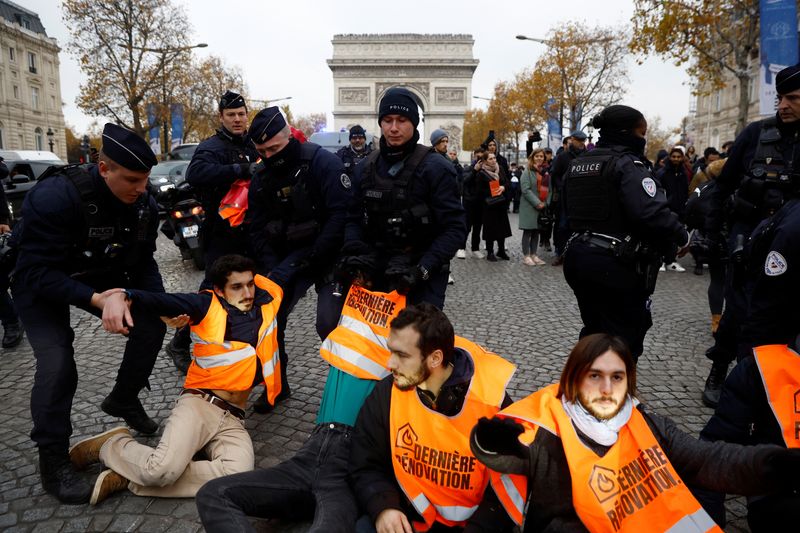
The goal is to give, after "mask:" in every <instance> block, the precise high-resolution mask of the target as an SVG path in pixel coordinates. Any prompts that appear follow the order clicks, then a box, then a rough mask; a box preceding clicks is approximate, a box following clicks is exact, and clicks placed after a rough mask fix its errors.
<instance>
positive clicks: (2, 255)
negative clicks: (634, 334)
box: [0, 157, 24, 349]
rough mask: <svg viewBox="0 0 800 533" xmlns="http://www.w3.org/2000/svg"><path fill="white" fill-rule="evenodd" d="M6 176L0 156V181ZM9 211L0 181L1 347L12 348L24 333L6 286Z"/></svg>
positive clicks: (8, 257) (7, 279) (7, 281)
mask: <svg viewBox="0 0 800 533" xmlns="http://www.w3.org/2000/svg"><path fill="white" fill-rule="evenodd" d="M7 177H8V167H7V166H6V164H5V163H4V162H3V158H2V157H0V182H2V180H5V179H6V178H7ZM11 222H12V221H11V211H10V210H9V208H8V200H6V191H5V187H4V186H3V184H2V183H0V235H5V237H2V239H3V244H2V245H0V322H2V323H3V342H2V346H3V348H4V349H5V348H14V347H15V346H18V345H19V343H21V342H22V337H23V336H24V333H23V331H22V324H20V323H19V315H17V310H16V309H15V308H14V301H13V300H12V299H11V296H10V295H9V294H8V287H9V284H10V282H11V279H10V276H11V268H13V265H12V264H11V262H12V261H11V256H12V255H13V254H10V253H9V252H11V248H10V247H9V246H8V244H7V243H8V239H9V238H10V235H8V234H9V233H10V232H11Z"/></svg>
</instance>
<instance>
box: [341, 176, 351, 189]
mask: <svg viewBox="0 0 800 533" xmlns="http://www.w3.org/2000/svg"><path fill="white" fill-rule="evenodd" d="M339 181H340V182H341V183H342V187H344V188H345V189H349V188H351V187H352V186H353V182H351V181H350V176H348V175H347V174H342V175H341V176H339Z"/></svg>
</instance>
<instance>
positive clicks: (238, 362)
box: [183, 275, 283, 405]
mask: <svg viewBox="0 0 800 533" xmlns="http://www.w3.org/2000/svg"><path fill="white" fill-rule="evenodd" d="M255 284H256V287H258V288H260V289H263V290H265V291H267V293H269V295H270V296H271V297H272V299H271V300H270V301H269V302H268V303H266V304H264V305H262V306H261V327H260V328H259V330H258V342H257V343H256V346H255V347H253V346H251V345H250V344H248V343H246V342H239V341H229V340H225V331H226V329H227V325H228V313H227V311H225V308H224V307H223V306H222V303H220V301H219V299H218V298H217V295H216V294H214V293H213V292H212V291H208V292H210V293H211V305H210V306H209V308H208V312H206V316H205V317H203V320H201V321H200V323H199V324H197V325H194V326H192V327H191V332H192V341H193V342H194V349H193V354H192V364H191V365H189V371H188V372H187V374H186V382H185V383H184V385H183V386H184V387H186V388H195V389H220V390H227V391H243V390H249V389H250V388H252V386H253V378H254V377H255V375H256V365H261V369H262V375H263V376H264V384H265V385H266V387H267V395H268V396H267V399H268V400H269V403H270V404H273V405H274V404H275V397H276V396H277V395H278V394H279V393H280V392H281V378H280V375H281V372H280V370H281V368H280V367H281V362H280V357H279V354H278V327H277V320H276V317H277V315H278V308H279V307H280V305H281V299H282V298H283V291H282V290H281V288H280V287H279V286H278V285H276V284H275V283H273V282H272V281H271V280H269V279H267V278H265V277H263V276H260V275H256V277H255Z"/></svg>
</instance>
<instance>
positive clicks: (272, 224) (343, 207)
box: [247, 106, 352, 412]
mask: <svg viewBox="0 0 800 533" xmlns="http://www.w3.org/2000/svg"><path fill="white" fill-rule="evenodd" d="M249 139H250V140H251V141H252V143H253V145H254V146H255V149H256V151H257V152H258V154H259V155H260V156H261V158H262V162H261V164H260V165H258V166H257V168H256V172H255V174H254V175H253V181H252V184H251V186H250V194H249V196H248V203H249V207H248V210H247V217H248V220H249V231H250V239H251V242H252V246H253V251H254V256H255V259H256V261H257V263H258V265H259V269H260V271H261V272H262V273H263V274H265V275H268V276H269V278H270V279H272V280H273V281H275V282H276V283H277V284H278V285H280V286H281V287H282V288H283V301H282V302H281V308H280V310H279V311H278V316H277V323H278V324H277V326H278V345H279V348H280V359H281V392H280V394H279V395H278V398H277V400H278V401H280V400H282V399H284V398H286V397H287V396H289V394H290V389H289V383H288V381H287V380H286V367H287V364H288V355H287V352H286V343H285V333H286V321H287V319H288V317H289V313H291V311H292V309H293V308H294V306H295V305H296V304H297V302H298V300H300V298H302V297H303V295H305V293H306V291H307V290H308V288H309V287H311V286H312V285H315V287H316V290H317V298H318V301H317V324H316V327H317V333H318V334H319V337H320V339H324V338H325V337H327V336H328V334H329V333H330V332H331V331H332V330H333V329H334V328H335V327H336V323H337V321H338V319H339V312H338V308H339V307H340V306H341V303H340V302H339V301H338V299H337V298H334V297H333V295H332V291H333V287H332V286H331V284H330V283H325V281H326V279H328V278H329V277H330V276H329V275H330V271H331V269H332V266H333V263H334V259H335V257H336V255H337V253H338V252H339V249H340V247H341V244H342V236H343V232H344V224H345V219H346V214H347V206H348V204H349V202H350V199H351V197H352V190H351V189H352V185H351V181H350V177H349V176H348V175H347V174H346V173H345V172H344V167H343V166H342V162H341V161H340V160H339V159H338V158H337V157H336V156H335V155H334V154H332V153H330V152H328V151H327V150H324V149H322V148H320V146H319V145H317V144H314V143H310V142H305V143H300V141H298V140H297V139H296V138H294V137H293V136H292V135H291V131H290V128H289V125H288V124H286V120H285V119H284V118H283V115H282V114H281V112H280V110H279V109H278V108H277V107H274V106H273V107H268V108H267V109H263V110H262V111H260V112H259V113H258V115H256V116H255V118H254V119H253V124H252V127H251V128H250V134H249ZM271 408H272V406H270V405H269V404H268V403H267V401H266V395H264V396H262V399H260V400H259V401H257V402H256V404H255V405H254V409H255V410H256V411H258V412H267V411H269V410H270V409H271Z"/></svg>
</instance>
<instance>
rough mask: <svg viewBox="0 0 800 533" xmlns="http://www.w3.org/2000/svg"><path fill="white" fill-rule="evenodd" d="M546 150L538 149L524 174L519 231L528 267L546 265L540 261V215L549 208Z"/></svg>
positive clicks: (524, 260)
mask: <svg viewBox="0 0 800 533" xmlns="http://www.w3.org/2000/svg"><path fill="white" fill-rule="evenodd" d="M546 168H547V164H546V162H545V156H544V149H542V148H536V149H534V150H533V152H531V155H530V157H529V158H528V168H527V169H526V170H525V172H523V173H522V178H521V182H522V183H521V185H522V193H521V194H522V202H521V203H520V210H519V229H521V230H522V255H523V258H522V262H523V263H524V264H526V265H528V266H534V265H536V266H538V265H544V264H546V262H545V261H542V260H541V259H539V256H537V255H536V250H537V249H538V247H539V214H540V213H541V212H542V211H544V210H545V209H546V208H547V199H548V185H549V183H548V179H547V178H549V175H547V173H546V170H545V169H546Z"/></svg>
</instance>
